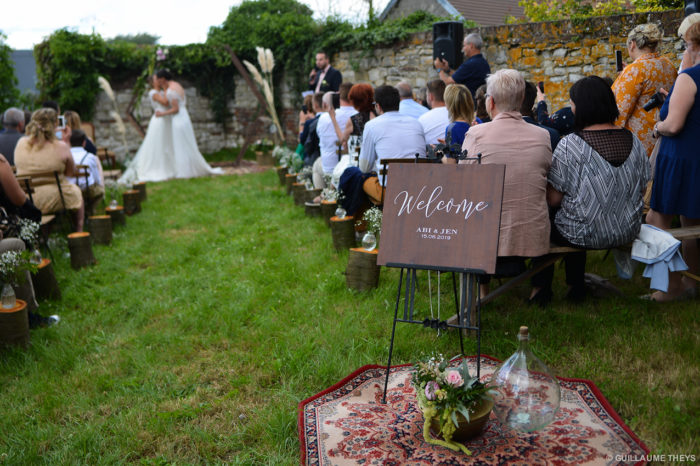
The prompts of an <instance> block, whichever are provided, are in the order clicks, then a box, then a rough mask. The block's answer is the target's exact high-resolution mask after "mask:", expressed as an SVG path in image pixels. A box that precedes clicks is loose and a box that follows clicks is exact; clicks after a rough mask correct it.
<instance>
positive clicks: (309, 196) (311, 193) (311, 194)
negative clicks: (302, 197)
mask: <svg viewBox="0 0 700 466" xmlns="http://www.w3.org/2000/svg"><path fill="white" fill-rule="evenodd" d="M321 191H322V189H320V188H314V189H307V190H306V193H305V194H306V201H305V202H313V200H314V199H316V198H317V197H318V196H320V195H321Z"/></svg>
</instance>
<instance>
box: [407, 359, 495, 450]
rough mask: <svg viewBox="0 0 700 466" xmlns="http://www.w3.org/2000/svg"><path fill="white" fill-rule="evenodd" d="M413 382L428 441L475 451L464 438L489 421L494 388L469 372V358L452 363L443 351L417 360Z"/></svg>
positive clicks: (477, 430) (479, 430)
mask: <svg viewBox="0 0 700 466" xmlns="http://www.w3.org/2000/svg"><path fill="white" fill-rule="evenodd" d="M412 384H413V387H414V388H415V389H416V398H417V400H418V406H419V407H420V409H421V411H422V413H423V418H424V424H423V438H424V439H425V441H426V442H428V443H431V444H433V445H440V446H444V447H447V448H450V449H452V450H455V451H460V450H461V451H462V452H464V453H466V454H467V455H471V452H470V451H469V449H468V448H467V447H466V446H465V445H464V444H463V443H462V442H465V441H466V440H468V439H469V438H471V437H474V436H476V435H479V434H480V433H481V432H482V430H483V428H484V426H485V425H486V423H487V422H488V419H489V415H490V414H491V409H492V408H493V400H492V399H491V396H490V390H491V388H490V387H488V386H486V385H484V384H483V383H481V382H480V381H479V379H478V378H476V377H472V376H471V375H470V374H469V368H468V367H467V362H466V360H464V361H463V362H462V364H460V365H459V366H457V367H450V366H449V363H448V361H445V359H444V357H443V356H442V355H437V356H433V357H431V358H430V359H428V360H427V361H422V362H419V363H417V364H416V365H415V372H414V373H413V377H412ZM431 431H432V434H431Z"/></svg>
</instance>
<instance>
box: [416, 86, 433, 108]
mask: <svg viewBox="0 0 700 466" xmlns="http://www.w3.org/2000/svg"><path fill="white" fill-rule="evenodd" d="M416 102H418V103H419V104H421V105H422V106H423V107H425V108H426V109H428V110H430V106H429V105H428V88H427V87H425V86H423V87H421V88H420V89H418V92H416Z"/></svg>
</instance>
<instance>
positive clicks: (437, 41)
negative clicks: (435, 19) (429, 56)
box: [433, 21, 464, 70]
mask: <svg viewBox="0 0 700 466" xmlns="http://www.w3.org/2000/svg"><path fill="white" fill-rule="evenodd" d="M463 39H464V25H463V24H462V23H460V22H459V21H442V22H439V23H434V24H433V61H434V60H435V59H436V58H438V57H439V58H442V59H443V60H447V63H449V64H450V68H451V69H453V70H456V69H457V68H458V67H459V65H461V64H462V40H463Z"/></svg>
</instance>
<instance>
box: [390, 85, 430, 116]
mask: <svg viewBox="0 0 700 466" xmlns="http://www.w3.org/2000/svg"><path fill="white" fill-rule="evenodd" d="M396 89H398V90H399V96H400V97H401V103H399V113H400V114H401V115H408V116H412V117H413V118H418V117H420V116H421V115H422V114H424V113H425V112H427V111H428V109H427V108H425V107H423V106H422V105H421V104H419V103H418V102H416V101H415V100H414V99H413V89H412V88H411V84H410V83H409V82H408V81H401V82H400V83H398V84H397V85H396Z"/></svg>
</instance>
